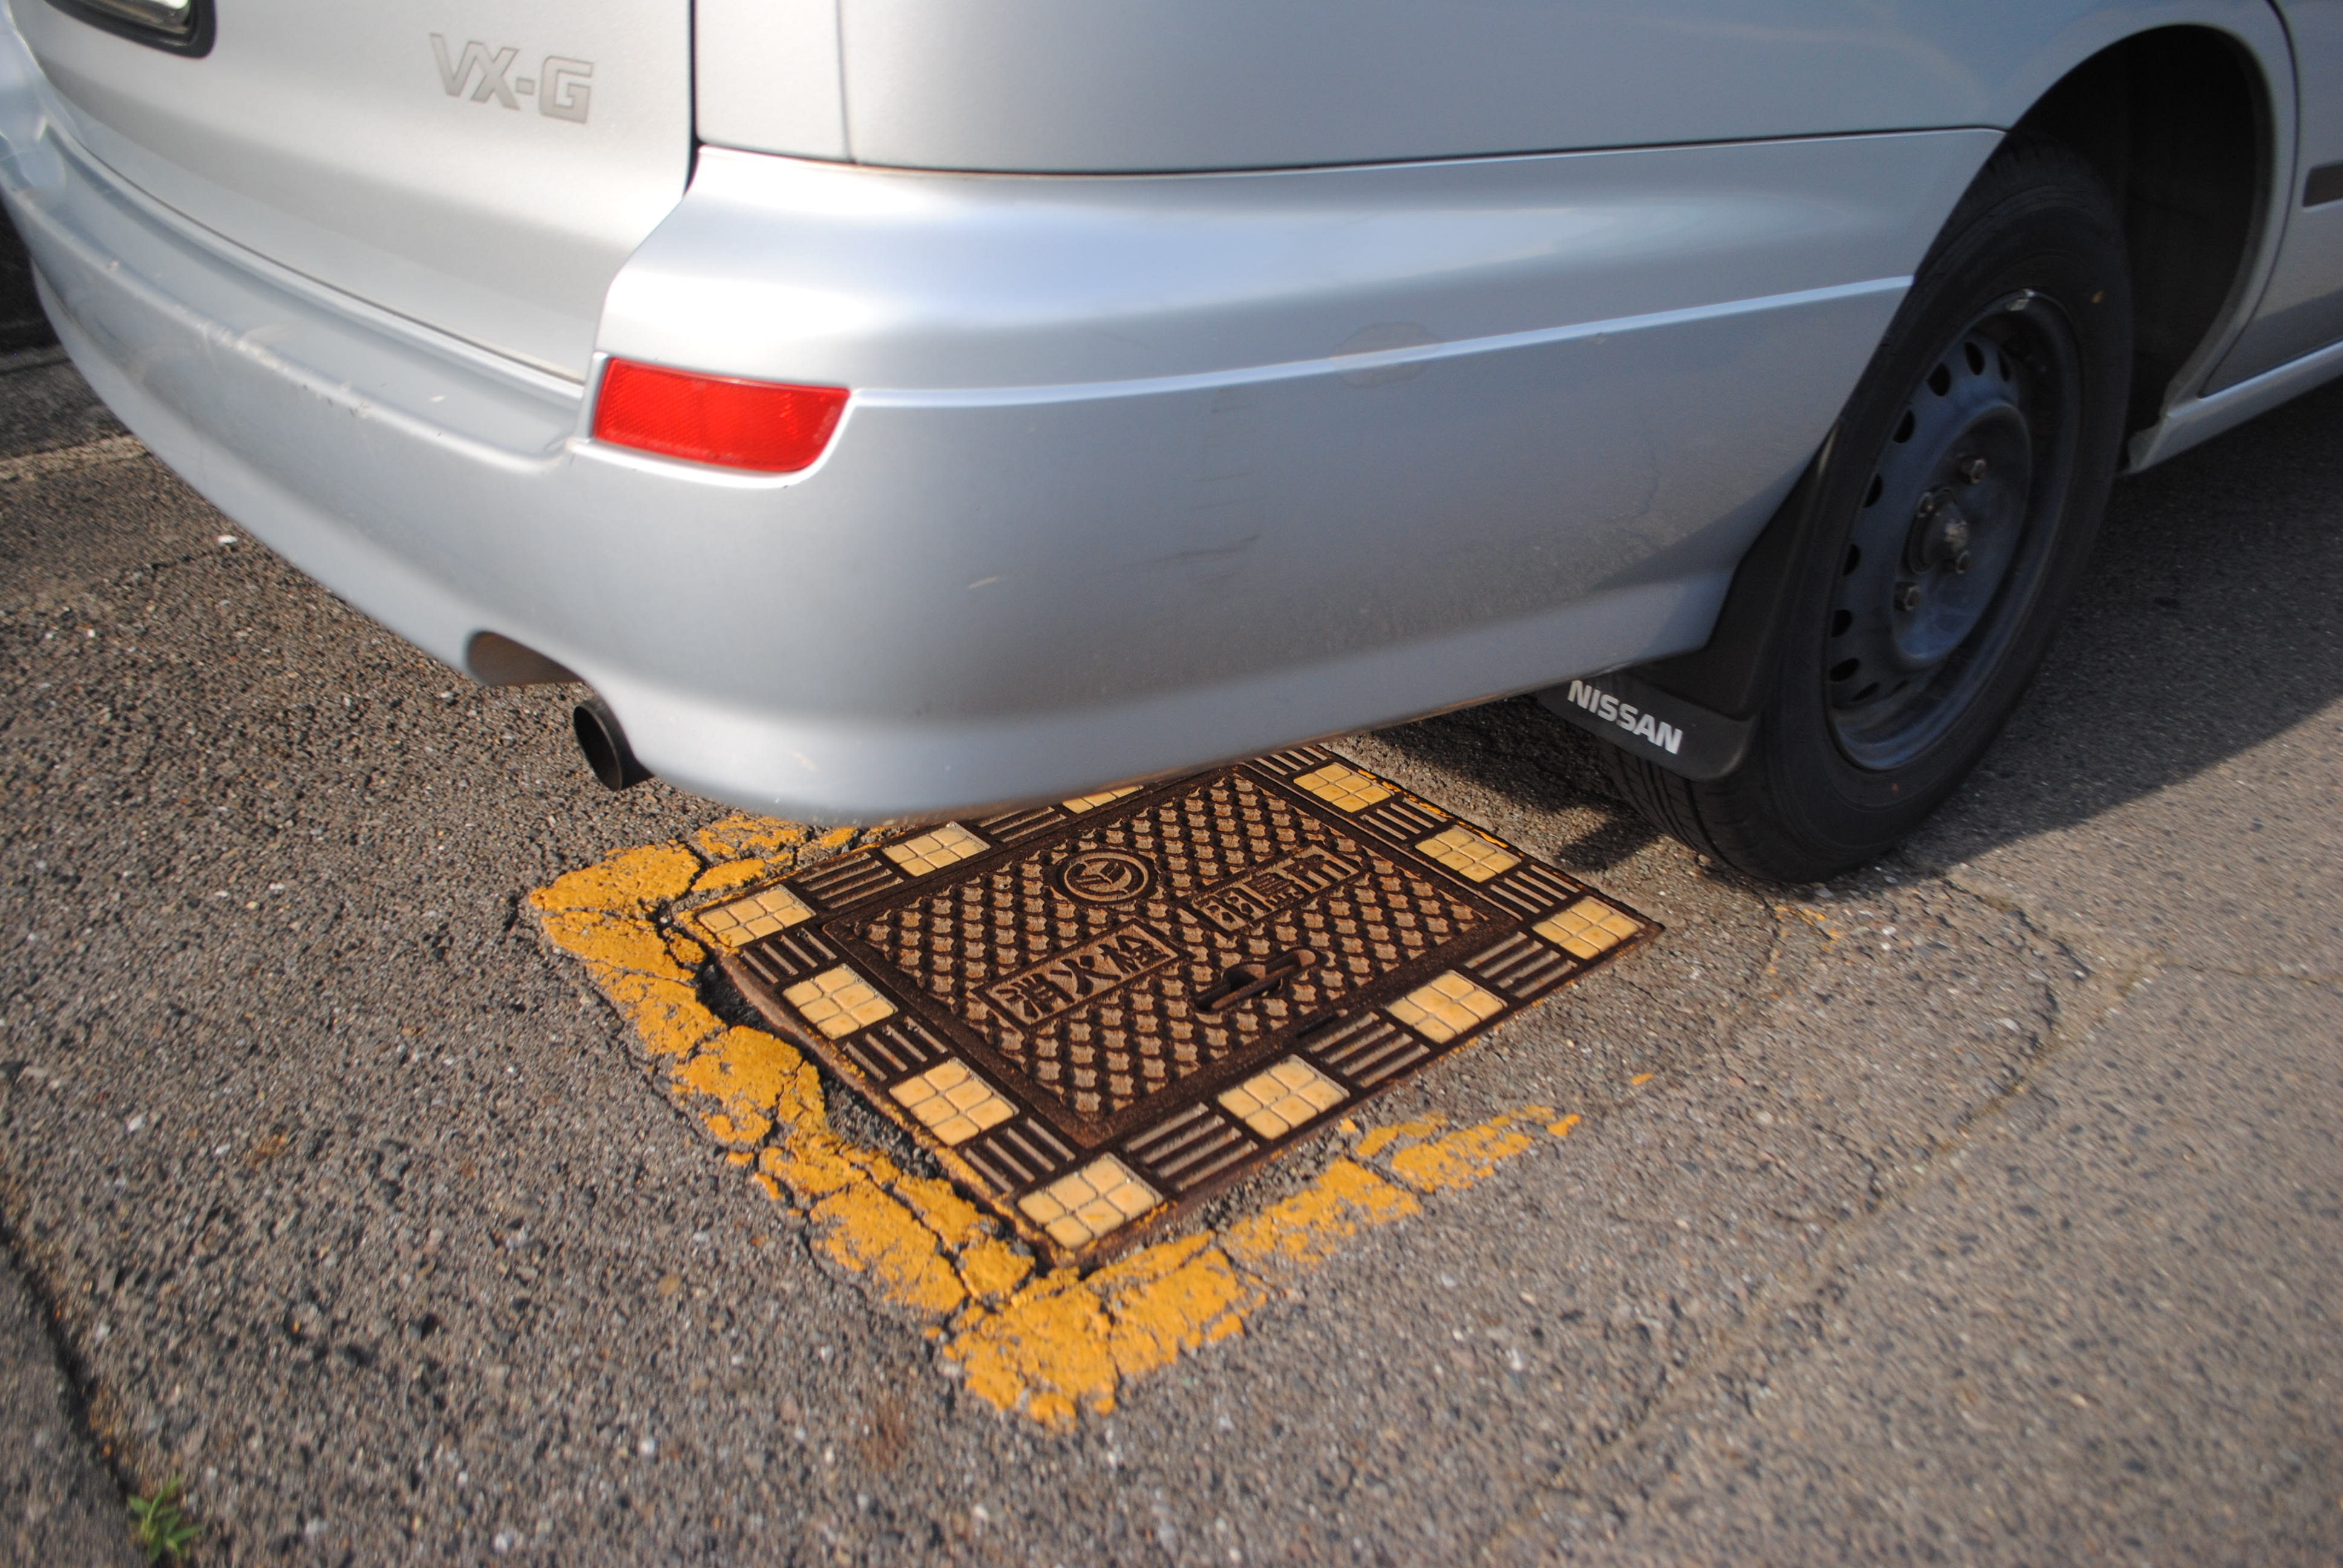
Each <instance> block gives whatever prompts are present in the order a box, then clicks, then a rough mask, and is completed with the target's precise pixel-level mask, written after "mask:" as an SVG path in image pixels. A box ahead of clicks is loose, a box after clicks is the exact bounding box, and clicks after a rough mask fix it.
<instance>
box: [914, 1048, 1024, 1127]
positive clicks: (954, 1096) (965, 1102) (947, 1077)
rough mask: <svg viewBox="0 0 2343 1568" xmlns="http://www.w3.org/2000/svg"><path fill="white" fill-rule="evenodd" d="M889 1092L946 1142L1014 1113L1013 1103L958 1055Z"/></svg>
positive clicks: (1015, 1109) (997, 1124) (996, 1124)
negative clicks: (973, 1070)
mask: <svg viewBox="0 0 2343 1568" xmlns="http://www.w3.org/2000/svg"><path fill="white" fill-rule="evenodd" d="M888 1092H890V1094H892V1095H893V1096H894V1097H895V1098H896V1099H897V1100H898V1101H901V1103H902V1106H903V1109H904V1110H906V1111H910V1113H911V1114H912V1115H914V1116H916V1117H918V1118H919V1119H920V1121H922V1122H923V1123H925V1124H926V1126H927V1129H928V1131H930V1132H932V1133H934V1134H935V1135H936V1136H937V1137H938V1138H940V1139H941V1140H942V1141H944V1142H945V1143H948V1144H951V1143H965V1142H967V1141H969V1140H970V1139H971V1138H973V1137H975V1136H976V1135H977V1134H978V1133H980V1132H981V1131H984V1130H985V1129H986V1128H988V1127H998V1126H1000V1125H1001V1123H1002V1122H1004V1121H1008V1120H1009V1119H1010V1118H1011V1117H1012V1116H1014V1115H1016V1114H1017V1108H1016V1107H1015V1106H1013V1105H1011V1104H1010V1103H1009V1101H1007V1100H1005V1099H1003V1098H1002V1097H1001V1095H1000V1094H999V1093H998V1092H996V1091H994V1089H993V1087H992V1085H990V1084H989V1083H987V1082H985V1081H984V1080H982V1079H980V1078H979V1077H977V1076H976V1074H974V1073H972V1072H970V1070H968V1064H967V1063H965V1062H963V1061H961V1060H959V1059H958V1058H954V1059H953V1060H950V1061H943V1062H939V1063H937V1064H936V1065H935V1066H933V1067H931V1068H930V1069H928V1070H927V1071H925V1072H922V1073H920V1075H919V1076H918V1077H916V1078H908V1079H905V1080H904V1081H902V1082H900V1083H899V1084H897V1085H896V1086H895V1087H894V1088H893V1089H891V1090H890V1091H888Z"/></svg>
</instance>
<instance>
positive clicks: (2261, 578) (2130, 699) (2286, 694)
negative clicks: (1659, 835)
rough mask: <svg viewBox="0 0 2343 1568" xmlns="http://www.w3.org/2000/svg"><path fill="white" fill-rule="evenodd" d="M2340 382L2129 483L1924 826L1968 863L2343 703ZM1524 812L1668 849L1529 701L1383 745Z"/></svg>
mask: <svg viewBox="0 0 2343 1568" xmlns="http://www.w3.org/2000/svg"><path fill="white" fill-rule="evenodd" d="M2338 603H2343V383H2338V384H2336V385H2333V386H2329V387H2324V388H2322V389H2320V390H2318V391H2317V392H2314V393H2312V394H2310V395H2309V396H2308V397H2303V398H2299V399H2298V400H2297V401H2295V402H2294V403H2291V404H2288V406H2286V407H2282V408H2279V409H2277V410H2275V411H2273V412H2272V413H2269V414H2267V415H2264V416H2263V417H2260V418H2259V419H2257V420H2254V421H2253V422H2251V423H2250V424H2247V426H2245V427H2242V428H2240V429H2237V430H2234V431H2231V432H2230V433H2228V434H2227V435H2226V436H2223V437H2218V438H2217V439H2216V440H2214V441H2212V442H2210V443H2208V444H2207V445H2206V446H2204V447H2198V448H2197V449H2196V450H2195V451H2192V452H2188V453H2185V454H2183V455H2182V456H2181V457H2177V458H2175V459H2174V460H2173V461H2171V462H2169V463H2167V464H2165V465H2164V466H2162V467H2157V468H2153V469H2150V470H2149V471H2147V473H2145V474H2141V475H2138V476H2136V477H2130V478H2127V479H2124V480H2121V481H2119V482H2118V483H2117V486H2116V490H2115V495H2114V497H2113V498H2112V500H2111V502H2110V504H2109V507H2108V509H2107V520H2106V523H2105V525H2104V527H2103V528H2102V530H2101V533H2100V538H2099V544H2098V547H2097V550H2096V552H2095V553H2094V555H2093V558H2092V561H2091V565H2090V568H2089V569H2088V571H2087V574H2086V576H2085V578H2084V580H2083V583H2082V586H2081V587H2080V588H2079V589H2078V590H2077V595H2076V599H2075V603H2074V606H2073V608H2072V609H2071V610H2070V612H2069V614H2068V617H2067V624H2066V628H2065V629H2064V630H2063V631H2062V632H2061V633H2060V635H2059V638H2058V641H2057V643H2056V647H2054V648H2053V649H2052V650H2051V654H2050V658H2049V661H2048V663H2047V664H2046V667H2045V668H2044V669H2043V671H2042V674H2041V677H2040V678H2039V679H2038V680H2037V681H2036V683H2035V686H2034V689H2033V690H2032V692H2031V693H2030V694H2029V695H2028V696H2027V699H2026V702H2025V704H2024V705H2023V706H2022V707H2021V708H2020V709H2019V710H2018V712H2017V715H2016V718H2015V719H2013V720H2012V721H2011V723H2010V726H2009V728H2008V729H2007V730H2006V731H2005V732H2004V734H2003V736H2002V738H2001V739H2000V740H1999V742H1998V743H1997V744H1996V746H1995V747H1994V749H1993V750H1992V751H1991V752H1990V753H1988V754H1987V756H1986V760H1985V763H1984V765H1983V766H1982V767H1980V768H1979V769H1978V770H1977V772H1976V774H1975V775H1974V776H1973V777H1972V778H1971V779H1970V780H1969V781H1968V783H1967V784H1966V785H1965V786H1964V787H1963V789H1961V791H1960V792H1959V794H1957V795H1956V797H1955V798H1954V799H1953V800H1952V801H1951V802H1950V803H1949V804H1948V805H1947V806H1946V809H1945V810H1944V811H1943V812H1942V813H1941V814H1940V815H1939V817H1938V818H1937V819H1936V821H1935V822H1933V823H1931V824H1930V825H1929V827H1928V828H1927V829H1925V832H1924V840H1925V844H1926V859H1929V860H1942V861H1953V860H1959V859H1967V858H1969V857H1972V856H1974V855H1976V854H1979V853H1982V852H1983V851H1985V850H1986V849H1992V848H1994V847H1995V846H1996V845H1999V844H2004V843H2007V842H2010V841H2013V840H2016V839H2024V838H2029V837H2032V836H2034V835H2036V834H2039V833H2043V832H2047V831H2052V830H2055V829H2060V828H2065V827H2070V826H2073V825H2075V824H2077V823H2080V822H2085V821H2088V820H2090V819H2093V818H2096V817H2098V816H2101V815H2103V814H2104V813H2106V812H2107V811H2109V810H2112V809H2116V808H2117V807H2119V806H2122V805H2123V804H2125V803H2126V802H2127V801H2130V800H2134V799H2138V798H2140V797H2142V796H2145V795H2148V794H2152V793H2154V792H2155V791H2157V790H2158V789H2164V788H2166V787H2167V786H2169V785H2172V784H2175V783H2177V782H2179V781H2180V780H2183V779H2188V778H2191V777H2193V776H2195V775H2196V774H2198V773H2201V772H2203V771H2204V770H2205V769H2208V768H2213V767H2217V766H2218V765H2219V764H2221V763H2223V762H2225V761H2227V760H2228V759H2232V758H2234V757H2237V755H2239V754H2240V753H2242V752H2245V751H2247V750H2250V749H2253V748H2255V747H2257V746H2258V745H2260V744H2261V743H2263V742H2264V741H2266V740H2268V739H2271V738H2273V737H2275V736H2277V735H2278V734H2281V733H2282V732H2284V731H2285V730H2287V729H2291V728H2292V727H2293V726H2295V725H2297V724H2298V723H2300V722H2301V721H2302V720H2304V719H2308V718H2309V717H2310V716H2311V715H2313V714H2316V713H2318V712H2319V711H2320V710H2321V709H2325V708H2326V707H2328V705H2329V704H2331V703H2333V702H2334V701H2335V700H2336V699H2338V697H2343V610H2339V609H2338ZM1381 738H1382V739H1383V740H1385V741H1387V742H1388V743H1390V744H1391V745H1393V747H1395V748H1397V749H1400V750H1401V751H1403V752H1405V753H1407V754H1408V755H1410V756H1411V757H1414V758H1416V759H1420V760H1422V761H1423V762H1426V763H1428V764H1431V765H1433V766H1436V767H1440V768H1443V769H1449V770H1452V771H1453V772H1456V773H1458V774H1461V775H1463V776H1464V777H1466V778H1469V779H1473V781H1474V782H1476V783H1480V784H1483V785H1484V786H1486V787H1488V788H1490V789H1495V790H1499V791H1502V792H1503V793H1504V794H1506V795H1507V796H1509V797H1511V798H1513V799H1517V800H1519V801H1521V803H1522V804H1523V805H1524V806H1526V807H1530V808H1534V809H1543V810H1560V809H1568V808H1571V807H1578V808H1582V809H1584V808H1588V807H1593V808H1595V809H1599V810H1601V811H1602V812H1603V813H1604V824H1603V826H1601V827H1600V828H1598V829H1594V830H1593V831H1591V832H1589V833H1587V834H1585V835H1584V836H1583V837H1582V839H1579V840H1577V841H1574V842H1573V843H1572V844H1570V845H1568V846H1565V847H1564V848H1563V849H1562V850H1561V851H1560V852H1561V855H1562V858H1563V859H1565V860H1567V861H1568V862H1569V863H1571V864H1574V865H1578V866H1582V867H1584V868H1586V869H1595V870H1600V869H1606V868H1608V867H1610V866H1613V865H1616V864H1617V863H1618V862H1619V861H1621V860H1624V859H1626V858H1627V857H1629V856H1631V855H1633V854H1634V853H1635V852H1636V851H1637V850H1639V849H1642V848H1643V847H1644V845H1645V844H1647V843H1648V842H1650V840H1651V839H1652V838H1653V837H1654V832H1653V830H1651V829H1648V828H1646V827H1644V824H1643V823H1642V821H1641V819H1639V818H1637V817H1636V816H1635V815H1634V813H1633V811H1632V810H1631V809H1629V808H1627V807H1626V806H1625V804H1624V802H1621V801H1619V800H1618V799H1616V798H1615V796H1614V795H1613V794H1612V792H1611V791H1610V789H1609V788H1608V787H1607V785H1606V784H1605V783H1604V779H1603V776H1602V771H1601V768H1600V765H1599V763H1598V762H1597V761H1596V759H1595V758H1594V753H1593V748H1594V747H1595V746H1597V745H1599V744H1600V743H1599V742H1596V741H1594V740H1592V739H1588V738H1586V737H1584V736H1582V735H1581V734H1580V733H1579V732H1578V731H1576V730H1574V729H1572V728H1570V727H1569V726H1568V725H1566V724H1564V723H1563V722H1562V721H1561V720H1559V719H1554V718H1553V717H1552V716H1551V715H1549V714H1547V713H1545V712H1544V710H1542V709H1539V708H1538V707H1537V706H1536V704H1535V703H1534V701H1532V700H1530V699H1525V698H1523V699H1513V700H1511V701H1506V702H1498V703H1491V704H1488V705H1486V706H1484V707H1481V708H1475V709H1465V710H1463V711H1462V712H1458V713H1453V714H1447V715H1443V716H1442V717H1439V718H1436V719H1424V720H1423V721H1421V722H1419V723H1415V724H1410V725H1403V726H1400V727H1397V728H1395V729H1388V730H1384V731H1383V732H1381Z"/></svg>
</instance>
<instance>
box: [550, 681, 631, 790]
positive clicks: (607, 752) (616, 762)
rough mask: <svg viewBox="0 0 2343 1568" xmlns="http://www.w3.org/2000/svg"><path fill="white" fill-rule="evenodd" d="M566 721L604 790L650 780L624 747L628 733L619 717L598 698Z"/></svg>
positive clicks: (581, 705) (579, 706)
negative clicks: (576, 734) (574, 733)
mask: <svg viewBox="0 0 2343 1568" xmlns="http://www.w3.org/2000/svg"><path fill="white" fill-rule="evenodd" d="M569 717H570V723H571V725H572V726H573V727H574V728H575V729H577V731H578V750H580V751H582V752H584V753H585V754H586V766H587V767H588V768H591V769H593V770H594V777H595V778H596V779H599V780H600V781H601V785H602V788H603V789H632V788H633V787H634V786H635V785H638V784H639V783H641V782H642V781H643V780H644V779H649V777H650V776H651V770H650V769H648V768H646V767H644V766H643V765H642V763H641V761H640V760H639V759H637V758H636V756H635V749H634V748H633V747H631V746H629V745H628V744H627V731H626V729H625V727H624V726H623V725H621V724H620V723H619V722H618V715H617V714H615V713H613V712H611V711H610V709H609V707H608V704H606V703H604V702H603V700H602V699H600V698H598V697H589V698H588V699H586V700H585V701H583V702H581V703H579V704H578V708H577V710H576V711H575V712H573V713H572V714H571V715H570V716H569Z"/></svg>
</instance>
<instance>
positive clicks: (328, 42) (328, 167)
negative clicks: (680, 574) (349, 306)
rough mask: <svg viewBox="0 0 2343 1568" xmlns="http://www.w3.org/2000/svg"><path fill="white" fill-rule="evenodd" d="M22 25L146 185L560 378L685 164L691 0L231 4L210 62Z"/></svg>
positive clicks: (60, 88)
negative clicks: (474, 49)
mask: <svg viewBox="0 0 2343 1568" xmlns="http://www.w3.org/2000/svg"><path fill="white" fill-rule="evenodd" d="M12 15H13V16H14V19H15V23H16V25H17V27H18V28H19V30H20V31H21V33H22V35H23V36H24V37H25V40H26V42H27V44H28V45H29V46H30V47H31V49H32V51H33V53H34V55H35V57H36V58H37V59H38V61H39V63H40V66H41V77H40V79H39V84H38V85H39V86H40V87H42V88H45V96H46V97H47V98H48V106H49V108H50V110H51V112H52V113H54V114H55V115H56V116H57V117H58V118H59V119H60V120H61V121H63V122H64V123H65V124H66V125H68V126H70V127H71V128H72V132H73V135H74V137H75V141H76V142H77V143H78V144H79V145H81V146H85V148H87V149H88V150H89V152H90V153H91V154H92V155H93V156H96V157H97V158H98V159H100V160H101V161H102V162H104V163H105V164H106V165H108V166H110V167H112V168H113V169H115V170H116V171H117V172H118V173H119V174H121V176H123V177H124V178H126V179H127V180H128V181H130V182H131V183H132V184H134V185H136V186H138V187H139V188H140V189H142V190H144V191H146V193H147V194H149V195H151V196H154V197H156V199H157V200H159V201H161V202H163V203H165V204H166V205H167V206H171V207H173V208H175V209H176V210H177V211H179V212H181V213H183V214H185V215H186V216H188V217H190V218H192V219H193V220H194V221H196V223H199V224H202V225H203V226H206V227H207V228H210V229H212V230H214V231H215V232H216V233H218V234H221V235H223V236H226V237H227V238H229V239H231V240H234V241H236V243H238V244H240V245H243V246H247V247H249V248H251V249H253V250H255V251H257V252H259V253H260V254H262V255H264V256H267V257H269V258H270V259H271V260H273V261H276V262H277V263H278V264H280V265H282V266H287V267H290V268H292V269H293V270H295V271H297V272H300V273H303V274H305V275H307V276H310V277H314V278H317V279H318V280H320V281H322V282H325V283H327V284H330V285H332V286H336V287H337V288H340V289H344V290H347V292H349V293H351V294H354V295H357V297H360V298H362V299H366V300H367V301H370V302H371V303H373V304H376V305H378V306H381V307H384V308H386V309H389V310H394V311H397V312H398V313H400V314H402V315H406V316H410V317H415V318H416V319H417V320H419V321H426V322H429V323H430V324H432V325H433V326H435V327H438V328H439V329H441V330H443V331H446V332H449V333H452V334H454V335H456V336H458V337H464V338H466V339H468V340H469V341H472V342H474V343H478V344H482V345H485V346H487V347H491V348H494V349H497V350H498V351H499V352H502V353H505V354H508V355H510V356H513V357H517V358H520V359H524V360H527V361H529V362H531V363H533V364H536V365H538V366H540V367H546V368H549V369H552V370H554V371H556V372H557V373H560V374H566V375H568V376H569V377H573V378H578V377H583V376H584V374H585V372H586V369H587V366H588V362H589V357H590V355H591V353H592V348H593V341H594V328H595V322H596V320H597V318H598V317H599V315H600V312H601V303H602V296H603V292H604V290H605V289H607V288H608V286H609V282H610V278H611V276H612V275H614V274H615V273H616V272H617V271H618V267H619V266H620V264H621V263H623V262H624V261H625V260H626V258H627V256H628V253H629V252H631V251H632V250H633V249H634V247H635V246H636V245H637V244H639V242H640V241H641V239H642V237H643V236H644V235H646V234H647V233H649V231H650V229H651V227H652V226H653V225H655V224H657V223H658V222H659V219H660V217H662V216H664V215H665V214H666V213H667V211H668V209H669V208H670V207H672V206H674V205H675V202H676V199H677V198H678V197H679V196H681V195H682V194H683V187H684V184H685V180H686V177H687V175H688V174H689V166H690V158H691V86H690V75H691V73H690V50H689V37H690V33H689V27H690V22H689V7H688V5H687V4H686V0H628V4H626V5H551V4H548V3H546V0H465V3H463V4H460V5H458V4H456V3H454V0H420V3H417V4H401V5H320V4H317V0H235V3H234V5H232V6H231V7H228V8H226V15H224V16H223V17H222V19H221V22H220V25H219V27H218V34H217V38H216V42H215V43H214V45H213V46H212V49H211V52H210V53H209V54H208V55H205V56H203V57H201V58H199V59H190V58H187V57H185V56H183V55H173V54H168V53H166V52H164V51H162V50H158V49H154V48H149V47H146V45H141V44H138V43H136V42H133V41H132V40H130V39H128V38H125V37H122V36H119V35H116V34H114V33H110V32H106V31H103V30H101V29H99V28H96V27H93V26H91V25H88V24H86V23H85V22H83V21H81V20H79V19H78V18H76V17H75V16H72V15H68V14H66V13H65V12H63V11H60V10H58V9H57V8H56V7H55V6H53V5H48V4H46V3H45V0H12ZM435 40H437V43H435ZM472 45H481V52H480V53H479V54H476V55H471V57H470V59H469V61H468V59H467V55H468V51H469V50H470V49H471V46H472ZM507 50H510V51H511V52H512V53H511V55H510V57H509V58H503V59H502V60H501V64H500V65H499V58H500V56H503V55H504V54H505V51H507ZM451 76H454V77H456V78H458V79H457V80H456V81H455V85H454V88H453V90H451V89H450V87H449V85H448V81H449V78H450V77H451ZM539 78H542V79H543V81H542V89H541V90H540V86H539ZM524 83H526V84H527V85H528V88H527V90H526V91H523V90H521V89H522V85H523V84H524Z"/></svg>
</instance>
